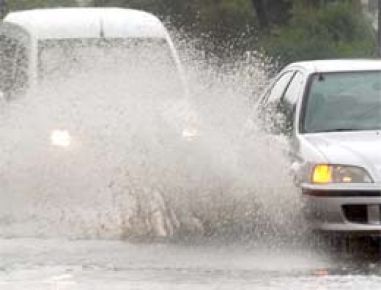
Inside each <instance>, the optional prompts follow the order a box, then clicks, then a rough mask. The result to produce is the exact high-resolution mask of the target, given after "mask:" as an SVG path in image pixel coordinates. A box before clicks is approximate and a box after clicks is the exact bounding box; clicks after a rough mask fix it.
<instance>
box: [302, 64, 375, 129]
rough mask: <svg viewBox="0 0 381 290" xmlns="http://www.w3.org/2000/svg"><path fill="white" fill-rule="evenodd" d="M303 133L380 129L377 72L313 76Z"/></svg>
mask: <svg viewBox="0 0 381 290" xmlns="http://www.w3.org/2000/svg"><path fill="white" fill-rule="evenodd" d="M303 129H304V130H303V131H304V132H305V133H318V132H337V131H358V130H376V129H381V71H359V72H343V73H325V74H316V75H314V76H313V77H312V80H311V85H310V89H309V92H308V95H307V104H306V106H305V112H304V126H303Z"/></svg>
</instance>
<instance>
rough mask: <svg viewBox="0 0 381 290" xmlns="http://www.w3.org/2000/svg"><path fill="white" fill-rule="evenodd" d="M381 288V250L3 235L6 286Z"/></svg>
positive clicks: (1, 279) (0, 280) (1, 275)
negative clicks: (340, 250) (365, 252)
mask: <svg viewBox="0 0 381 290" xmlns="http://www.w3.org/2000/svg"><path fill="white" fill-rule="evenodd" d="M358 254H359V253H358ZM380 288H381V263H378V253H373V254H372V257H371V258H369V257H368V258H365V256H363V255H361V254H359V255H354V256H353V255H352V256H350V257H349V256H348V255H347V254H345V255H336V254H334V253H327V252H324V251H317V250H313V249H311V248H310V247H303V246H292V247H291V246H290V247H287V246H282V247H271V248H270V249H269V248H268V247H266V246H264V245H256V246H253V245H250V246H248V245H246V246H245V245H228V246H227V245H224V246H221V245H220V246H216V245H212V244H209V245H197V246H190V245H174V244H166V243H164V244H163V243H162V244H131V243H126V242H121V241H69V240H37V239H2V240H0V289H1V290H13V289H17V290H18V289H28V290H45V289H54V290H56V289H62V290H67V289H73V290H77V289H81V290H82V289H86V290H96V289H105V290H106V289H107V290H109V289H135V290H138V289H186V290H188V289H192V290H194V289H196V290H198V289H319V290H321V289H380Z"/></svg>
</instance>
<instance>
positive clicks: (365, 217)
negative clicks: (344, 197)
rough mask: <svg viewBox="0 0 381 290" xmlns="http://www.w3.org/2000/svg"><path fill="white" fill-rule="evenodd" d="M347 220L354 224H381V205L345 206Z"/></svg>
mask: <svg viewBox="0 0 381 290" xmlns="http://www.w3.org/2000/svg"><path fill="white" fill-rule="evenodd" d="M343 212H344V216H345V218H346V219H347V220H348V221H349V222H352V223H359V224H374V225H379V224H381V205H378V204H371V205H365V204H351V205H344V206H343Z"/></svg>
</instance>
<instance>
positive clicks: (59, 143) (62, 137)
mask: <svg viewBox="0 0 381 290" xmlns="http://www.w3.org/2000/svg"><path fill="white" fill-rule="evenodd" d="M50 142H51V144H52V145H53V146H56V147H63V148H67V147H69V146H70V145H71V142H72V140H71V136H70V133H69V132H68V131H66V130H53V131H52V133H51V134H50Z"/></svg>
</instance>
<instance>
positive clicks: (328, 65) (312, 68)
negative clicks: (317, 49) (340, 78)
mask: <svg viewBox="0 0 381 290" xmlns="http://www.w3.org/2000/svg"><path fill="white" fill-rule="evenodd" d="M292 67H299V68H302V69H304V70H305V71H307V72H308V73H325V72H326V73H328V72H348V71H376V70H380V71H381V60H377V59H331V60H312V61H303V62H295V63H291V64H290V65H288V66H287V67H286V68H285V69H289V68H292Z"/></svg>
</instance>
